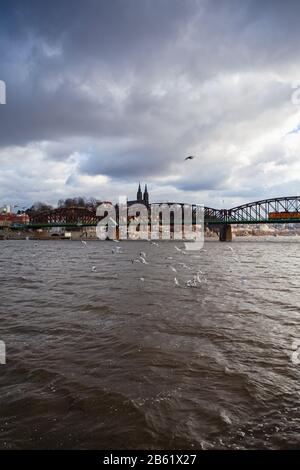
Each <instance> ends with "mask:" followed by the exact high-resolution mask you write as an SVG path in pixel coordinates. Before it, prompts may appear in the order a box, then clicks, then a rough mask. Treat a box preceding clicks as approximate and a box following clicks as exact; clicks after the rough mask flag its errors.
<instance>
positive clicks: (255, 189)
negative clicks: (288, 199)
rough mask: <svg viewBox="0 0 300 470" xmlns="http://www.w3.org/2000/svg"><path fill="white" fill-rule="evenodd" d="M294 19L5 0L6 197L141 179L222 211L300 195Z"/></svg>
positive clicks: (90, 189) (298, 8) (270, 4)
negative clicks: (295, 96) (240, 204)
mask: <svg viewBox="0 0 300 470" xmlns="http://www.w3.org/2000/svg"><path fill="white" fill-rule="evenodd" d="M299 18H300V2H299V1H297V0H295V1H284V2H283V1H276V0H270V1H268V0H263V1H262V0H259V1H256V0H249V1H246V0H243V1H239V0H236V1H233V0H232V1H231V0H223V1H217V0H216V1H214V0H207V1H206V0H80V1H79V0H77V1H76V0H52V1H41V0H23V1H21V0H20V1H18V0H1V3H0V79H1V80H4V81H5V82H6V87H7V104H6V105H0V165H1V166H0V204H4V203H13V204H20V205H25V206H26V205H29V204H32V203H33V202H35V201H45V202H48V203H56V202H57V200H58V199H60V198H63V197H68V196H79V195H82V196H94V197H97V198H100V199H106V200H107V199H114V198H117V197H118V195H120V194H121V195H123V194H124V195H128V196H129V198H133V197H134V196H135V193H136V187H137V183H138V181H139V180H140V181H141V183H148V188H149V190H150V199H151V200H152V201H160V200H161V201H165V200H171V201H186V202H199V203H204V204H205V205H208V206H213V207H218V208H221V207H227V208H229V207H233V206H235V205H237V204H239V203H241V202H247V201H253V200H256V199H262V198H266V197H272V196H288V195H299V193H300V191H299V183H300V140H299V133H298V129H300V104H297V102H295V101H297V99H296V100H295V99H294V100H292V99H291V97H292V94H293V93H296V92H297V90H295V89H293V88H292V86H293V85H294V86H295V84H296V83H297V82H298V83H299V90H300V52H299V44H300V29H299ZM296 95H297V93H296ZM298 97H300V92H299V96H298ZM293 101H294V102H293ZM299 102H300V99H299ZM187 155H195V156H196V158H195V159H194V160H191V161H187V162H184V158H185V157H186V156H187Z"/></svg>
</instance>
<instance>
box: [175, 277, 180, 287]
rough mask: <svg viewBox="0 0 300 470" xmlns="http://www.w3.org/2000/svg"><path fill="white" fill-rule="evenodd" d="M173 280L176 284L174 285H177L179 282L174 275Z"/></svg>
mask: <svg viewBox="0 0 300 470" xmlns="http://www.w3.org/2000/svg"><path fill="white" fill-rule="evenodd" d="M174 282H175V285H176V286H179V282H178V280H177V278H176V277H174Z"/></svg>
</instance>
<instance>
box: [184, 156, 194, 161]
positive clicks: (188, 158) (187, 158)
mask: <svg viewBox="0 0 300 470" xmlns="http://www.w3.org/2000/svg"><path fill="white" fill-rule="evenodd" d="M194 158H195V157H193V155H189V156H188V157H185V159H184V161H186V160H193V159H194Z"/></svg>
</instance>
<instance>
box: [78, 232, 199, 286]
mask: <svg viewBox="0 0 300 470" xmlns="http://www.w3.org/2000/svg"><path fill="white" fill-rule="evenodd" d="M114 242H115V243H119V240H114ZM149 242H150V243H151V245H153V246H159V244H158V243H157V242H155V241H152V240H149ZM81 243H82V244H83V245H84V246H86V245H87V242H86V241H85V240H81ZM174 249H175V250H176V252H179V253H181V254H183V255H186V252H185V251H184V250H183V249H182V248H179V247H178V246H176V245H174ZM111 252H112V254H114V255H117V254H122V253H124V252H123V251H122V248H121V247H120V246H116V247H113V248H112V250H111ZM147 258H148V257H147V253H146V252H145V251H140V253H139V255H138V256H137V257H136V258H132V259H130V261H131V263H132V264H134V263H140V264H144V265H147V264H149V263H150V261H149V259H147ZM166 259H167V260H168V261H170V260H173V257H172V256H168V257H166ZM177 265H178V267H179V268H178V267H177V269H176V268H175V266H173V265H171V264H170V263H167V264H166V267H167V268H168V269H170V270H171V271H172V272H173V273H175V274H178V270H179V271H181V270H182V269H185V270H191V269H192V268H191V267H189V266H188V265H187V264H186V263H183V262H179V263H177ZM92 272H96V266H92ZM201 276H203V277H201ZM139 280H140V281H141V282H145V277H140V278H139ZM203 282H206V278H205V277H204V275H203V272H202V271H201V270H198V271H197V272H196V273H195V274H194V275H193V277H192V278H191V279H189V280H188V281H186V282H185V285H186V287H197V286H199V285H200V284H201V283H203ZM174 284H175V286H177V287H180V286H182V283H181V282H179V281H178V279H177V277H176V276H175V277H174Z"/></svg>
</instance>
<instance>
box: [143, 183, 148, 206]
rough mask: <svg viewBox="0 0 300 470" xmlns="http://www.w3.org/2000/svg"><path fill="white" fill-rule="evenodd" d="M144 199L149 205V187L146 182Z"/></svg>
mask: <svg viewBox="0 0 300 470" xmlns="http://www.w3.org/2000/svg"><path fill="white" fill-rule="evenodd" d="M143 200H144V203H145V204H146V205H147V206H148V204H149V194H148V189H147V185H146V184H145V191H144V197H143Z"/></svg>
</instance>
